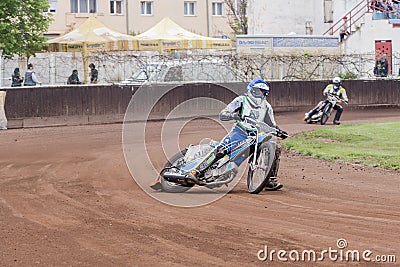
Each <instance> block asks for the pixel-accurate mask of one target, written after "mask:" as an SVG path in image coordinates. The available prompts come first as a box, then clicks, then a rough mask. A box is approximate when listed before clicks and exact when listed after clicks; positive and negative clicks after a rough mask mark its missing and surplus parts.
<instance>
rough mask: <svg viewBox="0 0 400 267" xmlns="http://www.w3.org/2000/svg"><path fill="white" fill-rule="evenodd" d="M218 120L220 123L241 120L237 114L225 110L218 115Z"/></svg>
mask: <svg viewBox="0 0 400 267" xmlns="http://www.w3.org/2000/svg"><path fill="white" fill-rule="evenodd" d="M219 119H220V120H221V121H230V120H237V121H238V120H242V119H241V118H240V116H239V114H237V113H236V112H235V113H232V112H229V111H226V110H223V111H221V113H220V114H219Z"/></svg>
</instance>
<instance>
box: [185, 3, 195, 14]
mask: <svg viewBox="0 0 400 267" xmlns="http://www.w3.org/2000/svg"><path fill="white" fill-rule="evenodd" d="M184 15H185V16H196V2H185V3H184Z"/></svg>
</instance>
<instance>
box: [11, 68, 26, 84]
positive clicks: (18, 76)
mask: <svg viewBox="0 0 400 267" xmlns="http://www.w3.org/2000/svg"><path fill="white" fill-rule="evenodd" d="M11 80H12V81H11V87H18V86H22V82H23V81H24V77H21V73H20V71H19V68H15V69H14V73H13V75H12V76H11Z"/></svg>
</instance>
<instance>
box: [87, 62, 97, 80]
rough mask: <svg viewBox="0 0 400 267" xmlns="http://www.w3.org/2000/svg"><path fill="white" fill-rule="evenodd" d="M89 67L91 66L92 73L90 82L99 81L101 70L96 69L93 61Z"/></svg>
mask: <svg viewBox="0 0 400 267" xmlns="http://www.w3.org/2000/svg"><path fill="white" fill-rule="evenodd" d="M89 68H90V74H89V76H90V83H97V81H98V77H99V72H98V71H97V70H96V66H95V65H94V64H93V63H90V65H89Z"/></svg>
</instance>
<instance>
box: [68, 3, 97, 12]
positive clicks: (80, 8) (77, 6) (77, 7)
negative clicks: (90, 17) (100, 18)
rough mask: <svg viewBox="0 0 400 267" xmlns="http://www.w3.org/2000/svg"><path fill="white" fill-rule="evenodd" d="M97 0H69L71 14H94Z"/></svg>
mask: <svg viewBox="0 0 400 267" xmlns="http://www.w3.org/2000/svg"><path fill="white" fill-rule="evenodd" d="M96 12H97V0H71V13H96Z"/></svg>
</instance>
